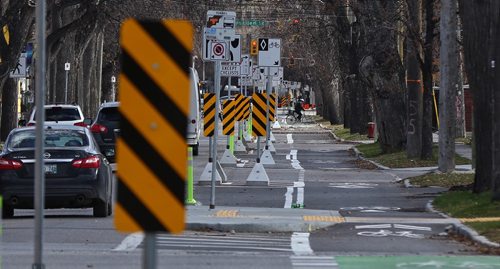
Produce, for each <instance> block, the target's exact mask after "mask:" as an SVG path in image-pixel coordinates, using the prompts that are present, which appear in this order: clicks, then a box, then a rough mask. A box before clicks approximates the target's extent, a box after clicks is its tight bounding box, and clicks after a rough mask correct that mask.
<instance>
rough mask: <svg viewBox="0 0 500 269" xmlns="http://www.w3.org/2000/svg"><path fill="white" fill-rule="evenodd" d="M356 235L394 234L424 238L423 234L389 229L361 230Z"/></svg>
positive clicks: (376, 235)
mask: <svg viewBox="0 0 500 269" xmlns="http://www.w3.org/2000/svg"><path fill="white" fill-rule="evenodd" d="M358 235H362V236H369V237H386V236H396V237H407V238H413V239H422V238H424V235H423V234H414V233H413V232H412V231H397V232H393V231H389V230H379V231H362V232H359V233H358Z"/></svg>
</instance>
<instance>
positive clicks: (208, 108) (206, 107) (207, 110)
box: [205, 104, 215, 115]
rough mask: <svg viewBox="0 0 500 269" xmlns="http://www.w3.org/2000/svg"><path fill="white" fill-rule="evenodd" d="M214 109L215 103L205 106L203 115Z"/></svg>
mask: <svg viewBox="0 0 500 269" xmlns="http://www.w3.org/2000/svg"><path fill="white" fill-rule="evenodd" d="M214 109H215V104H214V105H212V106H205V115H208V114H210V112H212V110H214Z"/></svg>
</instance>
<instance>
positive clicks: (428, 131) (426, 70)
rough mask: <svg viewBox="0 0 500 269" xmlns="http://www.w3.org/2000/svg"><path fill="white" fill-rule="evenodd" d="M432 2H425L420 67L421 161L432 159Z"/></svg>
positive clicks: (433, 25)
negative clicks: (422, 86) (423, 35)
mask: <svg viewBox="0 0 500 269" xmlns="http://www.w3.org/2000/svg"><path fill="white" fill-rule="evenodd" d="M434 1H435V0H425V41H424V62H423V66H422V79H423V85H424V91H423V96H422V99H423V100H422V152H421V155H420V158H421V159H430V158H431V157H432V145H433V141H432V120H433V117H434V114H433V113H432V112H433V110H434V99H433V98H432V91H433V89H432V87H433V86H434V85H433V77H432V61H433V59H434V57H433V51H434V50H433V47H434V29H435V26H436V23H435V22H434Z"/></svg>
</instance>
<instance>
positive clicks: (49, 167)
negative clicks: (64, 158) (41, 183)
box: [44, 164, 57, 174]
mask: <svg viewBox="0 0 500 269" xmlns="http://www.w3.org/2000/svg"><path fill="white" fill-rule="evenodd" d="M44 171H45V174H57V164H46V165H44Z"/></svg>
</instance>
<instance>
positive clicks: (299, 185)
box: [293, 181, 306, 188]
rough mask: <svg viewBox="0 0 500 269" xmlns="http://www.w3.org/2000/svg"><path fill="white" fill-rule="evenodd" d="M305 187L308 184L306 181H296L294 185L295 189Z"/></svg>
mask: <svg viewBox="0 0 500 269" xmlns="http://www.w3.org/2000/svg"><path fill="white" fill-rule="evenodd" d="M305 185H306V184H305V183H304V181H295V182H294V183H293V186H294V187H295V188H303V187H304V186H305Z"/></svg>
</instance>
